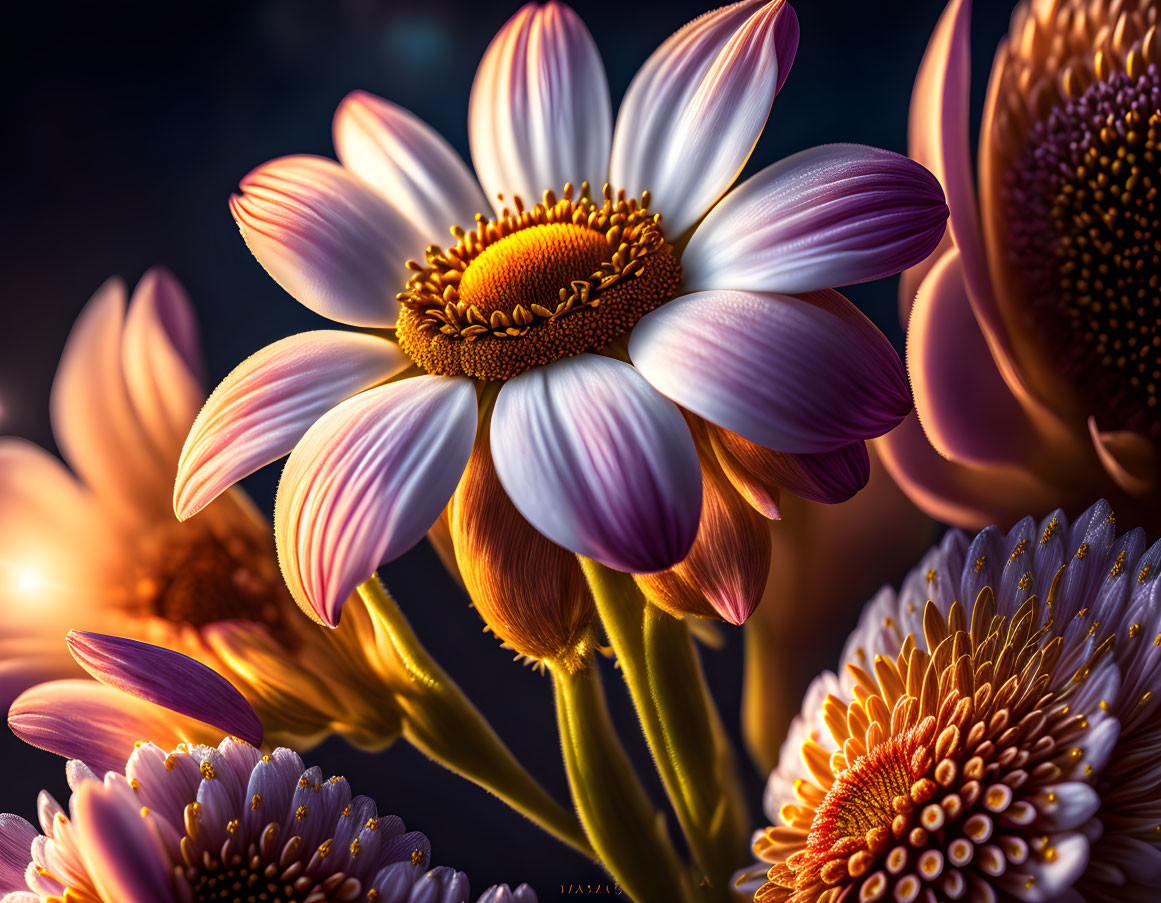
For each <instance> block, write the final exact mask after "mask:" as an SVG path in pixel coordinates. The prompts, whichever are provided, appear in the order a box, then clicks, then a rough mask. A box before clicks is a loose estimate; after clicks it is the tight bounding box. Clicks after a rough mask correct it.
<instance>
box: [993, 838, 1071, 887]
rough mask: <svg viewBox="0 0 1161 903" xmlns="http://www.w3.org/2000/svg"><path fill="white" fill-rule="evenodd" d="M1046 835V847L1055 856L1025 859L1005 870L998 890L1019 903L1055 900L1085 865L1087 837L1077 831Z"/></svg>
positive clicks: (1069, 885)
mask: <svg viewBox="0 0 1161 903" xmlns="http://www.w3.org/2000/svg"><path fill="white" fill-rule="evenodd" d="M1047 836H1048V846H1050V847H1051V848H1052V849H1053V850H1055V851H1056V855H1055V856H1053V857H1052V858H1051V859H1049V858H1048V857H1043V858H1041V857H1036V858H1035V859H1029V860H1028V861H1027V862H1026V863H1024V866H1023V868H1021V869H1012V870H1009V871H1008V873H1007V874H1005V875H1004V877H1003V878H1002V879H1001V880H1000V882H999V887H998V888H997V889H998V890H1001V891H1006V892H1007V895H1008V896H1010V897H1011V898H1012V899H1014V900H1021V901H1023V903H1058V901H1059V900H1060V899H1061V895H1062V894H1065V893H1067V892H1068V891H1069V890H1070V888H1071V887H1072V885H1073V884H1074V883H1075V882H1076V879H1077V878H1079V877H1080V876H1081V875H1082V874H1084V870H1085V867H1086V866H1087V865H1088V861H1089V853H1090V850H1089V842H1088V839H1087V838H1086V837H1085V836H1084V835H1083V834H1080V833H1076V834H1055V835H1051V834H1050V835H1047ZM1025 869H1027V871H1025Z"/></svg>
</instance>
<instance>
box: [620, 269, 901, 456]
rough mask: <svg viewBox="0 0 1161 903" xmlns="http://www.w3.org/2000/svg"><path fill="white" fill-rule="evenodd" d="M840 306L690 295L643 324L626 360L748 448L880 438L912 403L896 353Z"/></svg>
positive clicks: (763, 296)
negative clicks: (741, 438) (747, 442)
mask: <svg viewBox="0 0 1161 903" xmlns="http://www.w3.org/2000/svg"><path fill="white" fill-rule="evenodd" d="M834 297H839V298H841V296H837V295H835V296H834ZM844 304H846V305H847V307H849V311H843V310H840V309H839V308H827V307H824V306H823V305H821V304H813V303H810V302H808V301H806V300H803V299H801V298H795V297H792V296H790V295H776V294H770V293H758V292H735V291H714V292H695V293H694V294H691V295H684V296H682V297H680V298H677V299H675V300H673V301H670V302H669V303H668V304H666V305H664V306H663V307H660V308H658V309H657V310H655V311H653V312H652V313H650V314H647V315H646V316H645V317H644V318H642V319H641V321H640V322H639V323H638V324H637V326H636V327H635V328H634V329H633V332H632V334H631V335H630V337H629V355H630V357H631V358H632V360H633V364H634V365H635V366H636V367H637V369H638V370H640V371H641V373H642V374H643V375H644V376H645V378H646V379H648V380H649V382H650V383H652V384H653V386H654V387H656V388H657V390H658V391H660V392H661V393H662V394H664V395H667V396H668V397H669V398H672V399H673V400H674V401H676V402H677V403H678V404H680V405H681V406H682V407H685V408H688V409H689V410H691V411H693V412H694V413H695V414H697V415H699V416H701V417H704V418H705V419H706V420H709V421H711V422H712V423H716V424H718V425H719V426H724V427H725V428H726V429H729V430H733V431H734V432H735V433H738V434H739V435H741V436H744V437H745V438H746V439H749V440H750V441H751V442H756V443H758V444H759V445H763V446H766V447H767V448H772V449H774V450H776V451H782V452H792V453H795V454H802V453H806V452H826V451H833V450H835V449H837V448H840V447H841V446H844V445H847V444H849V443H851V442H855V441H858V440H861V439H867V438H870V437H872V436H878V435H881V434H883V433H885V432H886V431H887V430H889V429H891V428H892V427H893V426H895V425H896V424H897V423H899V421H900V420H901V419H902V418H903V417H904V416H905V415H906V414H907V411H908V410H909V408H910V405H911V401H910V396H909V393H908V391H907V379H906V376H905V374H904V371H903V365H902V363H901V362H900V360H899V356H898V355H897V354H896V353H895V350H894V349H893V348H892V347H891V344H890V343H889V342H888V341H887V339H886V338H885V337H884V336H883V335H882V333H880V332H879V331H878V330H877V329H875V327H874V326H872V325H871V324H870V322H869V321H866V320H865V318H863V317H862V316H861V314H859V313H858V312H857V311H856V310H855V309H854V307H853V306H851V305H850V303H849V302H846V301H844Z"/></svg>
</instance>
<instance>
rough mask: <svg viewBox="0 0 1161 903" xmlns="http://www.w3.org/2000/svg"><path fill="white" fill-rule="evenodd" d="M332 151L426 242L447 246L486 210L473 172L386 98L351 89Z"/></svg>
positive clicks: (340, 114) (441, 141)
mask: <svg viewBox="0 0 1161 903" xmlns="http://www.w3.org/2000/svg"><path fill="white" fill-rule="evenodd" d="M334 140H335V151H336V153H337V154H338V156H339V159H340V160H341V161H342V162H343V166H345V167H346V168H347V169H349V170H350V171H351V172H353V173H354V174H355V175H357V176H359V177H360V178H361V179H363V181H365V182H366V183H367V184H368V185H370V186H371V187H372V188H374V189H375V190H376V191H378V192H379V193H380V194H381V195H382V196H383V197H384V199H386V200H387V201H388V202H390V203H391V204H392V205H393V206H395V207H397V208H399V209H400V210H401V211H403V213H404V214H405V215H406V216H407V218H408V219H409V220H410V221H411V223H412V224H413V225H414V226H415V228H416V231H417V232H418V233H419V234H420V235H421V236H422V238H423V240H424V241H425V242H428V243H434V244H437V245H445V244H447V242H448V240H449V237H450V232H449V230H450V229H451V227H452V226H455V225H460V226H463V227H464V228H466V229H468V230H469V231H470V230H471V229H472V228H473V227H474V225H475V215H476V214H477V213H485V214H486V213H487V212H488V210H489V209H490V208H489V206H488V202H487V199H486V198H485V197H484V193H483V192H482V191H481V190H480V186H479V184H478V183H477V182H476V180H475V178H474V177H473V176H472V173H471V171H470V170H469V169H468V167H467V166H466V165H465V164H464V161H463V160H461V159H460V158H459V155H458V154H457V153H456V152H455V151H454V150H452V147H451V145H450V144H448V143H447V141H446V140H445V139H444V138H443V137H442V136H441V135H440V134H439V133H438V132H436V131H435V130H434V129H432V128H431V126H429V125H428V124H427V123H425V122H423V121H422V120H421V119H419V117H417V116H415V115H414V114H413V113H410V112H408V111H407V110H405V109H403V108H402V107H400V106H397V105H396V104H393V103H391V102H390V101H387V100H384V99H383V98H381V97H376V96H375V95H374V94H368V93H367V92H366V91H352V92H351V93H350V94H348V95H347V96H346V97H345V98H343V102H342V103H341V104H339V108H338V110H337V111H336V112H335V123H334Z"/></svg>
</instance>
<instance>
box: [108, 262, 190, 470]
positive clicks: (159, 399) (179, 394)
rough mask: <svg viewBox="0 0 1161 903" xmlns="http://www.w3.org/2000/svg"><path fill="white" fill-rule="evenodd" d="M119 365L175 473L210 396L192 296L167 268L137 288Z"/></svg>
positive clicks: (147, 277) (147, 429) (148, 429)
mask: <svg viewBox="0 0 1161 903" xmlns="http://www.w3.org/2000/svg"><path fill="white" fill-rule="evenodd" d="M121 361H122V365H123V367H124V370H125V384H126V386H127V388H128V390H129V397H130V399H132V402H133V407H134V409H135V410H136V411H137V416H138V418H139V419H140V421H141V425H142V428H143V429H144V430H145V432H146V433H148V434H149V437H150V439H151V440H152V442H153V447H154V448H155V449H156V451H157V454H158V456H159V457H160V458H161V460H162V461H164V462H165V464H166V465H167V467H170V468H172V467H173V466H174V465H175V464H176V463H177V456H178V453H179V452H180V451H181V444H182V441H183V440H184V439H185V434H186V432H187V431H188V430H189V425H190V424H191V423H193V419H194V417H196V416H197V412H198V408H200V407H201V405H202V402H203V401H204V400H205V397H206V394H205V390H204V389H203V388H202V381H203V379H204V378H205V363H204V362H203V360H202V348H201V341H200V339H199V337H198V327H197V321H196V320H195V319H194V312H193V307H192V305H191V304H190V300H189V296H188V295H187V294H186V293H185V289H183V288H182V286H181V284H180V283H179V282H178V281H177V279H176V278H174V275H173V274H172V273H170V272H169V270H167V269H165V268H164V267H154V268H153V269H151V270H149V272H147V273H146V274H145V275H144V276H142V277H141V281H140V282H138V283H137V288H136V290H135V291H134V292H133V298H132V299H131V300H130V302H129V310H128V312H127V313H126V315H125V332H124V335H123V337H122V342H121Z"/></svg>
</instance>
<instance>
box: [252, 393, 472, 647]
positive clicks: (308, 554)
mask: <svg viewBox="0 0 1161 903" xmlns="http://www.w3.org/2000/svg"><path fill="white" fill-rule="evenodd" d="M475 433H476V393H475V388H474V386H473V384H472V382H471V381H470V380H468V379H462V378H455V379H452V378H448V377H442V376H417V377H413V378H411V379H405V380H402V381H400V382H396V383H390V384H388V385H386V386H379V387H378V388H375V389H368V390H367V391H366V392H362V393H360V394H358V395H356V396H355V397H354V398H348V399H347V400H346V401H344V402H343V403H342V404H339V405H337V406H336V407H334V408H332V409H331V410H330V411H329V412H327V413H326V414H324V415H323V416H322V417H321V418H319V420H318V421H317V422H316V423H315V424H314V426H312V427H311V428H310V429H309V430H307V431H306V434H305V435H304V436H303V437H302V440H301V441H300V442H299V443H298V445H296V446H295V447H294V451H293V452H291V454H290V458H289V459H288V460H287V462H286V469H285V470H284V471H283V472H282V481H281V483H280V484H279V487H278V497H277V500H276V501H275V505H274V538H275V541H276V543H277V545H278V561H279V564H281V566H282V573H283V576H284V577H285V578H286V583H287V586H288V587H289V588H290V592H291V594H292V595H293V596H294V598H295V600H296V601H297V602H298V604H299V605H300V606H301V607H302V609H303V611H305V612H306V613H307V614H308V615H310V616H311V617H313V618H315V619H316V620H318V621H320V622H321V623H323V624H326V625H327V626H330V627H334V626H335V625H336V624H338V622H339V615H340V614H341V612H342V607H343V603H344V602H345V601H346V599H347V597H348V596H349V595H350V594H351V593H352V592H353V591H354V590H355V588H356V587H357V586H358V585H359V584H360V583H362V582H363V581H364V580H366V579H367V578H368V577H370V576H371V575H372V574H373V573H374V572H375V569H376V568H377V567H379V565H380V564H383V563H384V562H386V561H390V560H392V559H394V558H397V557H398V556H400V555H402V554H403V553H404V552H406V551H407V550H408V549H410V548H411V547H412V546H413V545H415V544H416V543H417V542H419V541H420V540H421V539H423V536H424V534H425V533H426V532H427V531H428V529H430V527H431V525H432V524H433V523H435V520H436V518H437V517H439V515H440V512H441V511H443V508H444V506H445V505H446V504H447V501H448V499H449V498H451V494H452V492H454V491H455V488H456V484H457V483H458V482H459V479H460V475H461V474H462V473H463V471H464V467H465V466H466V465H467V463H468V456H469V455H470V454H471V451H472V442H473V440H474V438H475Z"/></svg>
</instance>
